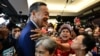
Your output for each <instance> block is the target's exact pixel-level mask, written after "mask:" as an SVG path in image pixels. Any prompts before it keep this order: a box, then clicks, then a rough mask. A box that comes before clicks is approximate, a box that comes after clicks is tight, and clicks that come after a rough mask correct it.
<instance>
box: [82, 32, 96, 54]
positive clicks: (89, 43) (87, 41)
mask: <svg viewBox="0 0 100 56" xmlns="http://www.w3.org/2000/svg"><path fill="white" fill-rule="evenodd" d="M82 35H83V36H84V38H83V42H82V43H83V45H85V46H86V49H85V51H86V53H87V52H88V51H91V50H92V49H93V48H94V47H95V46H96V45H95V44H96V42H95V39H94V37H92V36H90V35H88V34H86V33H84V34H82Z"/></svg>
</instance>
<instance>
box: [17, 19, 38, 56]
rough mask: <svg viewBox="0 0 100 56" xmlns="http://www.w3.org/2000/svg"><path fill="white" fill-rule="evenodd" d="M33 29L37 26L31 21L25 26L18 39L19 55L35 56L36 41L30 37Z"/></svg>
mask: <svg viewBox="0 0 100 56" xmlns="http://www.w3.org/2000/svg"><path fill="white" fill-rule="evenodd" d="M32 29H36V26H35V25H34V24H33V23H32V22H31V21H29V22H28V23H27V25H26V26H25V27H24V28H23V30H22V32H21V35H20V37H19V40H18V49H19V51H18V56H35V41H32V40H31V38H30V35H31V34H35V33H33V32H31V30H32Z"/></svg>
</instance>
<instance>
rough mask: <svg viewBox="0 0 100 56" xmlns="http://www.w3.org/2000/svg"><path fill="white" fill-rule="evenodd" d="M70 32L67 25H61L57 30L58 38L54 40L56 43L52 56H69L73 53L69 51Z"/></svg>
mask: <svg viewBox="0 0 100 56" xmlns="http://www.w3.org/2000/svg"><path fill="white" fill-rule="evenodd" d="M71 37H72V36H71V30H70V28H69V27H68V26H67V24H63V25H62V26H61V27H60V29H59V37H58V38H55V40H54V41H55V42H56V43H57V45H58V46H57V49H56V51H55V55H54V56H69V54H71V53H74V52H73V51H72V49H71V47H70V46H71V43H72V40H71Z"/></svg>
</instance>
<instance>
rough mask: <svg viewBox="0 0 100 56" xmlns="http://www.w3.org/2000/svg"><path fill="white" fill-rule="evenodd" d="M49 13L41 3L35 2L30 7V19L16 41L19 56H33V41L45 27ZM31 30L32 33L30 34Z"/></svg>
mask: <svg viewBox="0 0 100 56" xmlns="http://www.w3.org/2000/svg"><path fill="white" fill-rule="evenodd" d="M48 18H49V12H48V8H47V5H46V4H45V3H43V2H35V3H33V4H32V5H31V6H30V17H29V21H28V23H27V24H26V26H25V27H24V28H23V30H22V32H21V35H20V37H19V40H18V49H19V53H18V55H19V56H35V43H36V42H35V39H37V38H38V36H37V35H40V34H38V33H39V32H35V31H39V30H36V29H41V28H42V27H43V26H47V24H48V23H47V20H48ZM31 30H33V31H34V32H31Z"/></svg>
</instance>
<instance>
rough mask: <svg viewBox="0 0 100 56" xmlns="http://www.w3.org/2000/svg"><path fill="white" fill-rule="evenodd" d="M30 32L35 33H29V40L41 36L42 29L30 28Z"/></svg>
mask: <svg viewBox="0 0 100 56" xmlns="http://www.w3.org/2000/svg"><path fill="white" fill-rule="evenodd" d="M31 32H35V34H33V35H30V37H31V40H34V39H37V38H39V37H41V36H42V31H41V29H35V30H31Z"/></svg>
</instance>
